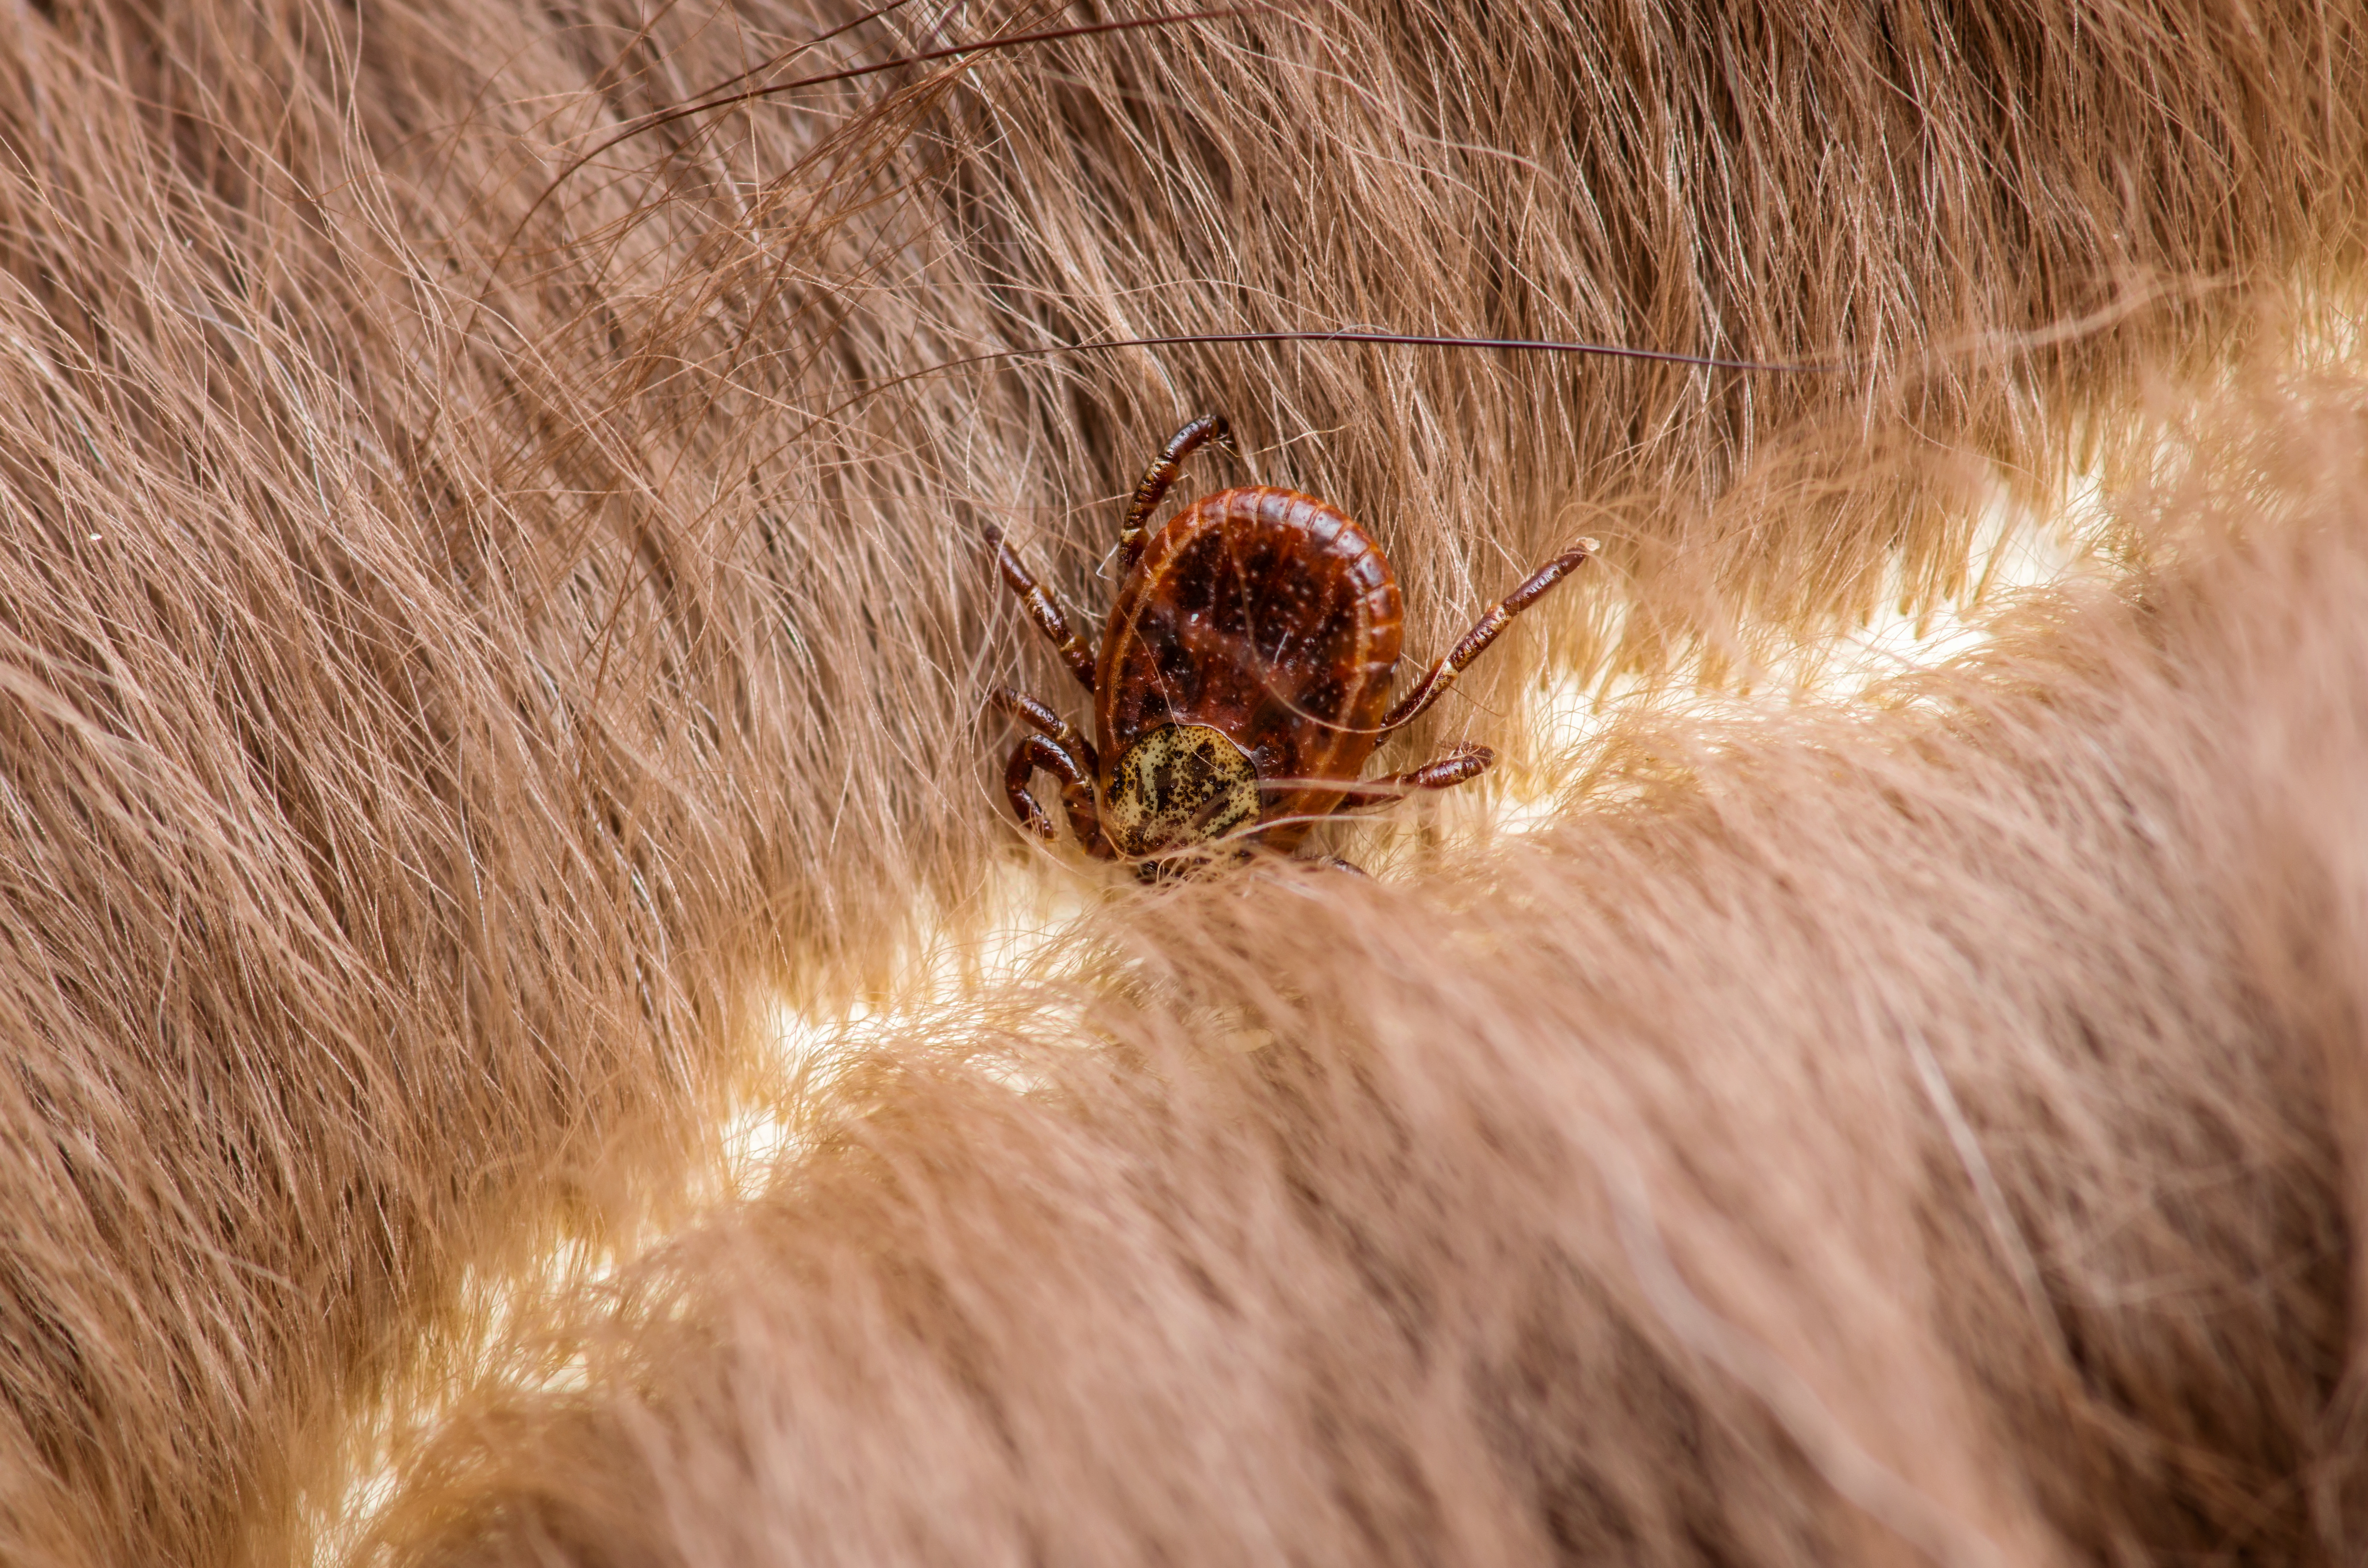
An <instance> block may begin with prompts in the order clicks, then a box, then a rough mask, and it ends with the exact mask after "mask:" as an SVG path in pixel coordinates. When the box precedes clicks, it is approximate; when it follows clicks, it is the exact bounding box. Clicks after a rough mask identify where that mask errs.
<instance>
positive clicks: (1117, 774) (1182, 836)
mask: <svg viewBox="0 0 2368 1568" xmlns="http://www.w3.org/2000/svg"><path fill="white" fill-rule="evenodd" d="M1258 803H1259V797H1258V767H1257V765H1256V764H1255V763H1253V762H1251V761H1250V759H1249V756H1248V754H1247V753H1246V752H1244V751H1243V750H1242V748H1241V747H1239V746H1238V745H1235V744H1234V742H1233V739H1232V737H1230V736H1228V735H1227V734H1226V733H1224V731H1222V730H1217V729H1212V728H1211V727H1210V726H1209V725H1206V724H1162V725H1160V726H1159V727H1158V728H1157V729H1156V730H1153V731H1152V732H1151V733H1148V734H1146V735H1144V736H1143V737H1142V738H1141V739H1140V740H1138V741H1136V742H1135V743H1134V744H1133V745H1131V746H1129V747H1127V748H1126V750H1125V751H1123V752H1121V753H1120V754H1119V756H1118V759H1117V761H1116V762H1114V763H1113V764H1111V766H1110V778H1109V782H1108V783H1107V784H1106V785H1105V786H1104V787H1103V790H1102V812H1101V815H1102V831H1103V832H1104V833H1105V834H1106V835H1109V837H1110V843H1111V844H1112V845H1113V846H1115V847H1116V848H1117V850H1118V852H1119V853H1120V854H1121V855H1123V856H1125V857H1126V858H1128V859H1130V860H1143V859H1149V858H1152V857H1154V856H1157V855H1160V854H1163V853H1166V852H1167V851H1171V850H1175V849H1178V848H1183V847H1188V846H1193V845H1199V844H1205V843H1207V842H1208V841H1210V840H1211V839H1215V838H1222V837H1224V835H1226V834H1228V833H1231V832H1233V831H1234V830H1235V828H1238V827H1241V826H1243V825H1245V824H1255V823H1256V822H1257V821H1258Z"/></svg>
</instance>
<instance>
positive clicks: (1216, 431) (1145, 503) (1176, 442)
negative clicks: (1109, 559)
mask: <svg viewBox="0 0 2368 1568" xmlns="http://www.w3.org/2000/svg"><path fill="white" fill-rule="evenodd" d="M1233 438H1234V428H1233V426H1230V425H1228V424H1226V423H1225V416H1224V415H1222V414H1204V415H1201V417H1200V418H1198V419H1195V420H1194V421H1192V423H1191V424H1190V425H1187V426H1184V428H1182V429H1181V430H1178V431H1177V432H1176V434H1174V435H1173V436H1170V437H1167V445H1166V446H1165V447H1162V448H1161V449H1159V455H1158V456H1157V457H1156V458H1154V459H1153V460H1152V463H1151V466H1150V467H1149V468H1147V469H1145V470H1144V472H1143V483H1140V484H1138V485H1136V486H1135V487H1134V498H1133V500H1131V501H1129V502H1128V503H1127V504H1126V523H1125V525H1124V526H1123V527H1122V528H1120V529H1119V535H1118V544H1119V562H1120V566H1121V569H1123V568H1126V567H1131V566H1133V564H1134V558H1135V557H1136V556H1137V555H1139V554H1141V553H1142V551H1143V525H1144V524H1145V523H1147V522H1149V521H1150V520H1151V511H1152V508H1153V507H1155V506H1158V505H1159V498H1160V497H1161V496H1163V495H1165V494H1167V487H1168V486H1169V485H1171V484H1173V483H1176V475H1177V474H1178V472H1181V470H1182V469H1183V467H1184V460H1185V459H1187V458H1189V457H1190V456H1191V455H1192V454H1193V453H1194V452H1197V451H1199V450H1200V449H1201V448H1202V447H1204V446H1206V445H1208V444H1209V443H1210V442H1211V441H1215V442H1218V443H1220V444H1224V443H1227V442H1230V441H1232V440H1233Z"/></svg>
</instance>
